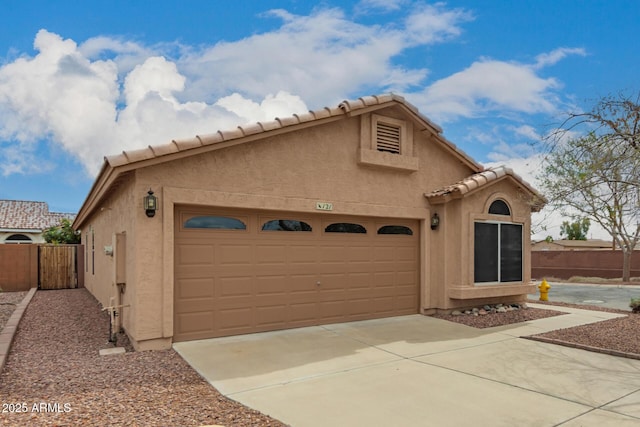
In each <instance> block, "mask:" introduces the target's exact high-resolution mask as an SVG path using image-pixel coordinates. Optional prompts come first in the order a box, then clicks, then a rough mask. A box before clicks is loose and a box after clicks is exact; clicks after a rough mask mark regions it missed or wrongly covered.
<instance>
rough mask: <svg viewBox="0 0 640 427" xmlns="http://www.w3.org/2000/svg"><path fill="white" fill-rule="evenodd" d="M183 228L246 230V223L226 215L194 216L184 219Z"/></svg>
mask: <svg viewBox="0 0 640 427" xmlns="http://www.w3.org/2000/svg"><path fill="white" fill-rule="evenodd" d="M184 228H207V229H217V230H246V229H247V225H246V224H245V223H244V222H242V221H240V220H239V219H237V218H231V217H228V216H194V217H193V218H189V219H188V220H186V221H185V223H184Z"/></svg>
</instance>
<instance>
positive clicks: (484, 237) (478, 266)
mask: <svg viewBox="0 0 640 427" xmlns="http://www.w3.org/2000/svg"><path fill="white" fill-rule="evenodd" d="M474 241H475V245H474V250H473V264H474V266H473V271H474V272H475V274H474V276H475V282H476V283H482V282H497V281H498V224H488V223H484V222H476V223H475V226H474Z"/></svg>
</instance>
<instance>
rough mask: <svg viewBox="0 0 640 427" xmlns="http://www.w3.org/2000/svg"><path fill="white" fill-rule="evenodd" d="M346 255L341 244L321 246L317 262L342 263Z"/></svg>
mask: <svg viewBox="0 0 640 427" xmlns="http://www.w3.org/2000/svg"><path fill="white" fill-rule="evenodd" d="M346 256H347V253H346V250H345V248H344V246H343V245H334V246H322V247H321V248H320V259H319V260H318V261H319V262H321V263H323V264H331V263H335V264H342V263H343V262H344V260H345V258H346Z"/></svg>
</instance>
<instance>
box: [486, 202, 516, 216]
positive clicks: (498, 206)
mask: <svg viewBox="0 0 640 427" xmlns="http://www.w3.org/2000/svg"><path fill="white" fill-rule="evenodd" d="M489 213H490V214H494V215H511V210H510V209H509V205H507V203H506V202H505V201H504V200H501V199H498V200H496V201H494V202H493V203H491V206H489Z"/></svg>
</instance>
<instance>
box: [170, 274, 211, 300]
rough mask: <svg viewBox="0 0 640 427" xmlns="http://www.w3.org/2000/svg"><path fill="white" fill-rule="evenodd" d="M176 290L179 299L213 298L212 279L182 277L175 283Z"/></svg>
mask: <svg viewBox="0 0 640 427" xmlns="http://www.w3.org/2000/svg"><path fill="white" fill-rule="evenodd" d="M176 292H177V294H178V295H177V297H178V298H179V299H188V298H206V297H210V298H213V296H214V288H213V279H212V278H205V279H182V280H180V281H179V282H178V283H177V285H176Z"/></svg>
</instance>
